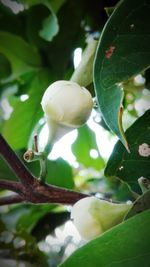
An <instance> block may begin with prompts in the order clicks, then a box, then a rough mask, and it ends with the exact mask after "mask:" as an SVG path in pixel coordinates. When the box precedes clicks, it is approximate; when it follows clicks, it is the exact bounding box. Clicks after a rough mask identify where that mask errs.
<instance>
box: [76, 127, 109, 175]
mask: <svg viewBox="0 0 150 267" xmlns="http://www.w3.org/2000/svg"><path fill="white" fill-rule="evenodd" d="M92 150H94V152H96V153H97V157H96V158H94V157H92V156H91V152H92ZM72 151H73V153H74V155H75V157H76V159H77V161H78V162H79V163H81V164H83V165H84V166H85V167H91V168H92V167H93V168H95V169H97V170H100V169H102V168H103V167H104V161H103V159H102V158H101V156H100V154H99V151H98V147H97V144H96V140H95V134H94V133H93V132H92V131H91V130H90V128H89V127H88V126H86V125H84V126H82V127H80V128H79V129H78V137H77V139H76V141H75V142H74V143H73V145H72Z"/></svg>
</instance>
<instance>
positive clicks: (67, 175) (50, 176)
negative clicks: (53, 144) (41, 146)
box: [46, 158, 74, 189]
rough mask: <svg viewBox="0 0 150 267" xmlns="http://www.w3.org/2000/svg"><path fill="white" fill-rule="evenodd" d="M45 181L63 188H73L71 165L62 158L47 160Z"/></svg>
mask: <svg viewBox="0 0 150 267" xmlns="http://www.w3.org/2000/svg"><path fill="white" fill-rule="evenodd" d="M47 171H48V173H47V179H46V181H47V183H49V184H53V185H56V186H60V187H65V188H70V189H71V188H73V187H74V182H73V173H72V168H71V166H70V165H69V164H68V163H67V162H66V161H65V160H63V159H62V158H59V159H57V160H55V161H50V160H48V162H47Z"/></svg>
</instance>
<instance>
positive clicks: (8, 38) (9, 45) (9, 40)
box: [0, 31, 40, 81]
mask: <svg viewBox="0 0 150 267" xmlns="http://www.w3.org/2000/svg"><path fill="white" fill-rule="evenodd" d="M0 40H1V41H0V53H2V54H3V55H4V56H5V57H6V58H7V59H8V60H9V61H10V63H11V68H12V75H11V76H10V77H9V78H8V79H7V81H8V80H11V79H14V78H16V77H18V76H20V75H22V74H24V73H26V72H30V71H33V70H37V69H38V68H39V67H40V57H39V54H38V53H37V50H36V49H35V48H34V47H32V46H30V45H29V44H28V43H27V42H25V41H24V40H23V39H22V38H21V37H19V36H17V35H13V34H11V33H8V32H3V31H0ZM5 81H6V80H5Z"/></svg>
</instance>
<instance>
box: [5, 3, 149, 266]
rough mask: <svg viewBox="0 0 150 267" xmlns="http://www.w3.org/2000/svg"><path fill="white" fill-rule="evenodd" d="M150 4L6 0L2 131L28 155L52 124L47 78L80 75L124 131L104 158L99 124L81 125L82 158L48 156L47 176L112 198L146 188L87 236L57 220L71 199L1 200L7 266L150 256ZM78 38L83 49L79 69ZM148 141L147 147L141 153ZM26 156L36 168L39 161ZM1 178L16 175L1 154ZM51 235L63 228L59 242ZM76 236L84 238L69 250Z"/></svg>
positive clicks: (107, 129)
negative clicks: (104, 227)
mask: <svg viewBox="0 0 150 267" xmlns="http://www.w3.org/2000/svg"><path fill="white" fill-rule="evenodd" d="M7 2H8V3H7ZM149 14H150V1H149V0H143V1H141V0H132V1H131V0H121V1H117V0H111V1H107V0H106V1H104V0H101V1H99V0H96V1H91V0H88V1H86V0H76V1H72V0H44V1H42V0H33V1H28V0H18V1H0V132H1V134H2V135H3V136H4V138H5V139H6V140H7V142H8V143H9V144H10V145H11V147H12V148H13V150H14V151H15V152H16V153H17V155H18V156H19V157H20V158H21V159H22V158H23V154H24V152H25V151H26V150H27V148H29V147H30V148H31V147H32V146H33V136H34V133H37V134H38V135H40V133H41V130H42V128H43V126H44V125H45V119H44V114H43V111H42V108H41V104H40V103H41V98H42V95H43V93H44V91H45V90H46V88H47V87H48V85H50V84H51V83H53V82H54V81H56V80H70V79H71V80H73V81H76V82H78V83H79V84H80V85H81V86H86V87H87V89H88V90H89V91H90V92H91V94H92V96H93V99H94V101H95V105H94V110H95V113H96V114H97V116H98V117H99V118H100V120H98V122H96V121H97V120H96V116H95V118H93V120H95V123H96V124H97V126H98V127H101V129H102V130H103V132H104V133H105V134H106V135H108V136H109V137H110V140H111V138H113V137H114V136H115V135H117V137H118V138H119V140H118V141H117V143H116V145H115V147H114V149H113V151H112V153H111V156H110V158H109V159H107V158H103V157H102V153H101V147H99V146H98V142H97V139H96V134H95V129H94V127H93V129H91V127H89V124H86V125H84V126H82V127H81V128H79V129H78V130H77V132H78V135H77V138H76V140H75V141H74V143H73V144H72V147H71V149H72V153H73V155H74V157H75V158H76V163H77V164H76V166H74V165H71V164H70V163H69V162H67V161H65V160H64V159H62V158H57V159H56V160H52V159H48V161H47V166H48V173H47V183H49V184H53V185H56V186H59V187H63V188H69V189H73V190H78V191H82V192H84V193H88V194H92V195H93V194H95V193H98V194H99V195H100V196H101V197H104V198H111V199H112V200H113V201H121V202H122V201H127V200H129V201H135V200H136V198H137V197H139V196H140V198H139V199H138V200H137V201H136V204H135V205H134V206H133V209H132V211H131V212H130V213H129V214H128V216H127V217H126V219H125V221H124V222H123V223H122V224H120V225H118V226H116V227H114V228H113V229H110V230H109V231H107V232H106V233H104V234H103V235H102V236H100V237H98V238H96V239H95V240H92V241H90V242H89V243H88V244H83V243H84V242H83V243H82V242H81V243H80V244H79V242H74V241H72V240H71V239H69V236H67V238H66V239H65V240H64V241H62V242H60V240H59V239H58V238H56V231H55V230H56V229H57V227H60V226H61V225H63V224H64V223H65V222H66V221H67V220H68V218H69V212H68V208H66V207H63V206H60V205H54V204H53V205H52V204H43V205H31V204H17V205H10V206H9V205H8V206H4V207H1V208H0V209H1V212H0V264H1V266H4V267H6V266H21V265H19V264H24V265H23V266H25V267H30V266H31V267H32V266H36V267H38V266H39V267H40V266H44V267H47V266H49V267H54V266H58V265H59V264H60V266H62V267H74V266H81V267H83V266H84V265H86V266H87V267H88V266H89V267H105V266H113V267H120V266H123V267H133V266H143V267H148V266H149V261H150V248H149V243H150V236H149V221H150V212H149V207H150V205H149V199H150V197H149V196H150V191H148V192H147V193H146V195H143V194H142V191H141V188H140V187H139V184H138V179H139V178H140V177H145V178H146V179H148V180H150V153H148V151H150V91H149V80H150V77H149V73H150V72H149V66H150V50H149V48H150V16H149ZM76 48H81V49H82V51H84V53H83V57H82V59H81V63H80V65H79V66H78V67H77V69H76V70H75V69H74V51H75V49H76ZM137 75H138V76H137ZM139 77H140V78H139ZM24 97H25V98H24ZM22 99H24V101H22ZM138 103H139V104H138ZM122 111H123V114H122ZM95 113H94V114H95ZM127 128H128V129H127ZM124 132H125V133H124ZM98 138H99V140H101V144H103V140H102V136H98ZM143 144H146V146H147V154H146V155H145V154H144V155H143V154H140V153H139V147H140V146H142V145H143ZM104 145H105V144H104ZM91 150H94V151H95V152H96V155H97V156H96V157H93V156H92V155H91ZM25 164H26V165H27V167H28V168H29V169H30V170H31V171H32V173H33V174H34V175H36V176H38V174H39V165H38V163H37V162H33V163H29V164H27V163H25ZM0 179H6V180H12V181H16V180H17V178H16V176H15V174H14V173H13V172H12V170H11V169H10V168H9V167H8V166H7V164H6V162H5V161H4V160H2V159H1V158H0ZM0 195H1V197H3V196H7V195H8V191H7V190H2V189H1V191H0ZM137 213H139V214H137ZM83 219H84V218H83ZM47 236H48V237H49V236H50V237H49V238H51V239H50V240H52V237H53V238H55V241H56V243H57V244H55V246H54V247H53V246H50V245H49V247H48V245H47V241H46V240H48V239H46V238H47ZM53 240H54V239H53ZM70 244H71V245H72V246H73V247H74V249H77V247H78V246H81V248H79V249H77V250H76V251H75V252H74V253H73V254H72V255H71V256H70V257H69V258H68V259H66V257H68V254H71V251H70V252H69V253H68V254H67V252H66V251H67V249H68V247H69V245H70ZM41 247H42V249H41Z"/></svg>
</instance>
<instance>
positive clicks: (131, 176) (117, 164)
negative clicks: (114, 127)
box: [105, 110, 150, 192]
mask: <svg viewBox="0 0 150 267" xmlns="http://www.w3.org/2000/svg"><path fill="white" fill-rule="evenodd" d="M126 136H127V138H128V142H129V147H130V151H131V153H128V152H127V151H126V149H125V148H124V146H123V145H122V143H121V142H120V141H118V142H117V144H116V145H115V147H114V150H113V152H112V154H111V156H110V158H109V160H108V163H107V166H106V169H105V175H106V176H107V177H111V176H116V177H118V178H119V179H121V180H124V181H125V182H127V183H128V184H129V185H130V186H131V188H132V189H133V190H135V191H137V192H141V190H140V187H139V186H138V183H137V180H138V178H140V177H145V178H147V179H149V180H150V168H149V166H150V155H149V156H142V155H140V152H139V149H140V148H139V146H141V145H142V144H148V146H150V110H148V111H147V112H145V114H144V115H143V116H142V117H140V118H139V119H138V120H137V121H136V122H135V123H134V124H133V125H132V126H131V127H130V128H129V129H128V130H127V131H126Z"/></svg>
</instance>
